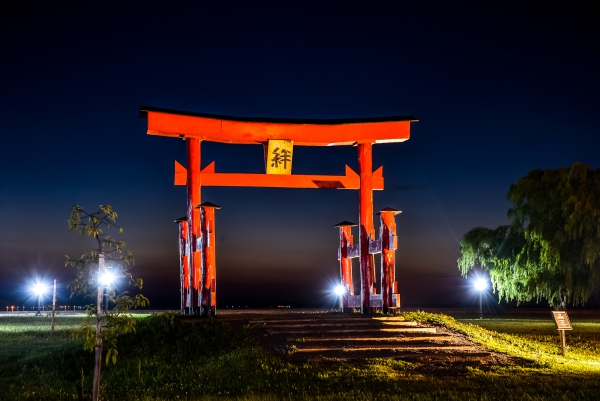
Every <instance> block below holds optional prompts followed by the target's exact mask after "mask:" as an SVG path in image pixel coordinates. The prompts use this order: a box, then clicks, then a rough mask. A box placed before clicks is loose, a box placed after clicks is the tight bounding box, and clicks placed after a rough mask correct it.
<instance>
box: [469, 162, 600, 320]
mask: <svg viewBox="0 0 600 401" xmlns="http://www.w3.org/2000/svg"><path fill="white" fill-rule="evenodd" d="M508 200H509V201H510V202H511V203H512V208H510V210H509V211H508V218H509V221H510V224H509V225H507V226H501V227H498V228H497V229H495V230H491V229H488V228H485V227H477V228H474V229H472V230H471V231H469V232H467V233H466V234H465V235H464V236H463V238H462V240H461V242H460V252H461V257H460V258H459V259H458V267H459V269H460V270H461V272H462V274H463V275H464V276H466V275H467V274H468V272H469V271H470V270H471V269H473V268H474V267H476V266H480V267H481V268H483V269H485V270H487V271H488V272H489V274H490V279H491V281H492V285H493V287H494V290H496V291H498V294H499V296H500V299H505V300H507V301H511V300H516V301H517V303H520V302H524V301H530V300H532V299H535V300H537V301H538V302H539V301H540V300H541V299H546V300H547V301H548V302H549V303H550V304H551V305H552V306H553V307H555V308H556V309H565V308H566V306H567V304H571V305H583V304H584V303H585V302H587V300H588V299H589V298H590V296H591V295H592V294H594V293H595V292H597V291H598V289H599V288H600V170H596V171H594V170H592V169H591V168H590V167H588V166H586V165H584V164H581V163H574V164H573V165H572V166H571V167H562V168H559V169H548V170H537V169H536V170H532V171H530V172H529V173H528V174H527V175H526V176H525V177H523V178H522V179H520V180H519V181H518V182H517V183H516V184H514V185H511V186H510V189H509V191H508Z"/></svg>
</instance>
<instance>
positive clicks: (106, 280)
mask: <svg viewBox="0 0 600 401" xmlns="http://www.w3.org/2000/svg"><path fill="white" fill-rule="evenodd" d="M114 280H115V276H114V275H113V274H112V272H111V271H110V270H107V271H105V272H104V274H103V275H102V278H101V279H100V281H101V283H102V286H104V293H105V297H106V301H105V304H104V310H105V311H108V287H109V286H110V285H111V284H112V282H113V281H114Z"/></svg>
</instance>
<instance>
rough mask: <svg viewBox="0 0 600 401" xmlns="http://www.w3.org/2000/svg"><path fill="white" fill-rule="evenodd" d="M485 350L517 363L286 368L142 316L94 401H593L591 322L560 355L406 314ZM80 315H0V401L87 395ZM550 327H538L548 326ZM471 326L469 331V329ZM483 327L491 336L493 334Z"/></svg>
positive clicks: (524, 324) (598, 382)
mask: <svg viewBox="0 0 600 401" xmlns="http://www.w3.org/2000/svg"><path fill="white" fill-rule="evenodd" d="M406 317H407V318H409V319H417V320H420V321H427V322H430V323H436V324H441V325H444V326H447V327H449V328H452V329H455V330H458V331H460V332H463V333H465V334H467V335H468V336H470V337H471V338H472V339H474V340H475V341H477V342H480V343H482V344H484V345H485V346H487V347H489V348H491V349H494V350H498V351H503V352H507V353H509V354H511V355H514V356H518V357H521V358H524V359H525V360H527V361H528V362H527V363H526V364H525V365H524V366H520V367H515V366H513V367H499V366H496V367H486V366H480V367H464V368H462V369H453V368H449V367H443V366H442V367H440V368H436V369H427V368H422V367H419V366H417V365H412V364H410V363H406V362H402V361H388V360H367V361H364V362H360V363H342V362H335V361H332V362H328V363H304V364H291V363H288V362H286V361H285V360H282V359H280V358H278V357H276V356H273V355H271V354H269V353H267V352H266V351H265V350H263V349H262V348H261V347H260V346H259V345H258V341H257V339H256V332H254V331H253V329H252V328H251V327H246V326H241V325H236V324H235V323H231V322H228V321H225V320H220V319H216V320H213V321H207V322H204V323H202V324H197V325H193V326H188V325H182V326H177V325H173V324H172V319H171V318H170V317H169V316H150V317H146V318H142V319H140V320H139V322H138V324H137V332H136V333H135V334H131V335H126V336H123V337H122V338H121V340H120V342H119V349H118V350H119V360H118V362H117V364H116V365H112V364H111V365H105V366H104V370H103V376H102V386H101V393H102V397H103V399H105V400H174V399H191V400H205V399H208V400H211V399H241V400H263V399H264V400H280V399H318V400H346V399H378V400H379V399H381V400H386V399H389V400H391V399H406V400H461V401H464V400H471V399H473V400H499V399H510V400H532V399H540V400H542V399H543V400H597V399H598V398H599V396H598V394H600V352H598V351H599V350H600V322H598V321H596V322H592V321H588V322H585V321H582V322H579V321H574V322H573V326H574V330H573V332H571V333H568V336H567V344H568V345H569V349H568V353H567V356H566V357H563V356H561V355H560V351H559V347H558V335H557V334H556V330H555V329H554V325H553V323H552V322H551V321H549V322H547V321H542V320H529V319H528V320H521V319H519V320H515V319H490V320H487V319H485V320H482V321H480V320H470V321H467V320H463V321H456V320H454V319H453V318H449V317H447V316H443V315H433V314H426V313H409V314H407V316H406ZM81 320H82V318H81V317H70V316H59V317H58V318H57V326H56V330H55V332H54V334H52V333H50V321H49V319H48V318H45V317H38V318H33V317H23V318H19V317H17V318H0V399H1V400H61V399H63V400H67V399H68V400H78V399H89V398H90V396H91V394H90V393H91V380H92V372H93V369H92V367H93V366H92V363H93V355H92V354H91V353H89V352H85V351H83V350H82V349H81V345H82V343H81V340H71V339H70V333H71V331H73V330H76V329H77V328H78V327H79V325H80V323H81ZM548 320H549V319H548ZM473 323H474V324H473ZM492 330H493V331H492Z"/></svg>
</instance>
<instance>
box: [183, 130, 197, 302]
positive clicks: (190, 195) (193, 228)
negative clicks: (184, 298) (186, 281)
mask: <svg viewBox="0 0 600 401" xmlns="http://www.w3.org/2000/svg"><path fill="white" fill-rule="evenodd" d="M186 142H187V163H188V166H187V216H188V224H189V230H188V244H189V247H190V255H193V256H192V257H190V258H189V262H190V272H191V280H190V281H191V284H192V285H191V287H190V296H189V297H190V305H189V307H190V313H192V312H193V311H195V310H196V309H197V308H198V306H199V304H198V301H199V299H198V296H199V293H198V289H199V288H198V287H199V284H200V274H201V271H200V255H199V254H198V253H197V252H196V251H197V249H196V239H197V238H198V237H199V235H200V210H198V209H195V207H196V206H198V205H199V204H200V203H201V197H200V188H201V176H200V141H199V140H198V139H193V138H190V139H187V141H186Z"/></svg>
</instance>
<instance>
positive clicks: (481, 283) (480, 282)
mask: <svg viewBox="0 0 600 401" xmlns="http://www.w3.org/2000/svg"><path fill="white" fill-rule="evenodd" d="M486 288H487V280H485V279H483V278H478V279H477V280H475V289H476V290H477V291H483V290H485V289H486Z"/></svg>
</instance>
